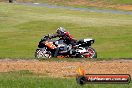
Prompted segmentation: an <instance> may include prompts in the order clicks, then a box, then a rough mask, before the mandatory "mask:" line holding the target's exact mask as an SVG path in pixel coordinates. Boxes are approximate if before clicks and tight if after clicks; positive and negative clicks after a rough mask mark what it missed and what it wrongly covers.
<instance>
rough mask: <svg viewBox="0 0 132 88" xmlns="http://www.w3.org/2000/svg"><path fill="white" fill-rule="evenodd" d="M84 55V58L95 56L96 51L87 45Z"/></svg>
mask: <svg viewBox="0 0 132 88" xmlns="http://www.w3.org/2000/svg"><path fill="white" fill-rule="evenodd" d="M84 56H85V57H86V58H96V56H97V55H96V52H95V50H94V49H93V48H91V47H88V48H87V53H85V54H84Z"/></svg>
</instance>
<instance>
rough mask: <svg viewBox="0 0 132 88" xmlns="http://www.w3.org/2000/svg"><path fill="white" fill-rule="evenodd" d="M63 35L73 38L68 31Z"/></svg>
mask: <svg viewBox="0 0 132 88" xmlns="http://www.w3.org/2000/svg"><path fill="white" fill-rule="evenodd" d="M65 35H67V36H69V37H70V39H71V40H74V38H73V36H72V35H71V34H70V33H69V32H65Z"/></svg>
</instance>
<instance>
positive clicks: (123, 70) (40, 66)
mask: <svg viewBox="0 0 132 88" xmlns="http://www.w3.org/2000/svg"><path fill="white" fill-rule="evenodd" d="M79 67H82V68H83V69H85V70H86V73H89V74H130V75H131V76H132V60H112V61H81V62H67V61H50V62H49V61H38V60H11V59H1V60H0V72H10V71H19V70H29V71H31V72H34V73H37V74H45V75H48V76H53V77H71V76H75V75H76V74H77V69H78V68H79Z"/></svg>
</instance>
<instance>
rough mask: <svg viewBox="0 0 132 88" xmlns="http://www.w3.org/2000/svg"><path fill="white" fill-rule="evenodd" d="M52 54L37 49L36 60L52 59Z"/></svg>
mask: <svg viewBox="0 0 132 88" xmlns="http://www.w3.org/2000/svg"><path fill="white" fill-rule="evenodd" d="M51 57H52V54H51V52H50V51H46V50H45V49H37V50H36V52H35V58H37V59H40V58H51Z"/></svg>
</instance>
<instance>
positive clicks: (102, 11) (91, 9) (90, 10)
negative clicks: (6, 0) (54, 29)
mask: <svg viewBox="0 0 132 88" xmlns="http://www.w3.org/2000/svg"><path fill="white" fill-rule="evenodd" d="M16 4H20V5H27V6H40V7H47V8H61V9H69V10H76V11H86V12H98V13H112V14H129V15H132V11H124V10H107V9H106V10H104V9H103V10H102V9H97V8H76V7H70V6H57V5H49V4H46V3H18V2H16Z"/></svg>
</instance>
